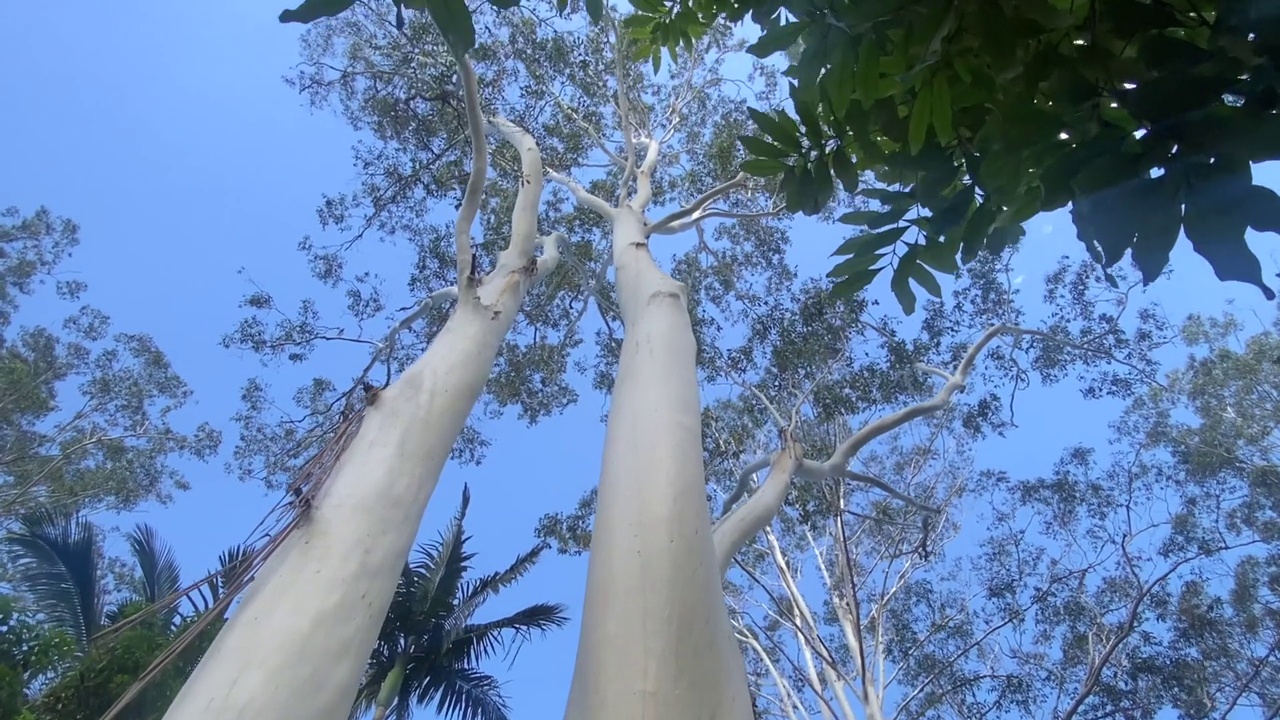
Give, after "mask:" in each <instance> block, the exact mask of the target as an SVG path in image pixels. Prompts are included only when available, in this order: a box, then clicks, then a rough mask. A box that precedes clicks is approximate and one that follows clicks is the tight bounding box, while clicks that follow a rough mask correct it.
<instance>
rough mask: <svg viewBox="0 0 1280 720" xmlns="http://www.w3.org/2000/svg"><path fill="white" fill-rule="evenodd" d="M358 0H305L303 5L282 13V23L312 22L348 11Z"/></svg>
mask: <svg viewBox="0 0 1280 720" xmlns="http://www.w3.org/2000/svg"><path fill="white" fill-rule="evenodd" d="M355 4H356V0H305V2H303V3H302V4H301V5H299V6H298V7H296V8H294V9H292V10H285V11H283V12H281V13H280V22H282V23H303V24H307V23H312V22H315V21H316V20H319V19H320V18H327V17H334V16H335V15H340V14H342V13H344V12H346V11H347V9H348V8H350V7H351V6H352V5H355Z"/></svg>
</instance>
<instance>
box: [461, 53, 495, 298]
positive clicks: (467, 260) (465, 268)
mask: <svg viewBox="0 0 1280 720" xmlns="http://www.w3.org/2000/svg"><path fill="white" fill-rule="evenodd" d="M457 60H458V76H459V77H460V78H461V79H462V91H463V97H464V103H465V105H466V110H467V132H468V134H469V135H470V136H471V175H470V176H469V177H468V178H467V189H466V192H465V194H463V196H462V205H461V206H460V207H459V208H458V219H457V221H456V223H455V224H454V229H453V242H454V254H455V255H456V256H457V263H458V287H459V288H463V287H468V282H467V278H468V277H469V276H470V275H471V226H472V225H473V224H475V220H476V214H477V213H479V212H480V200H481V198H482V197H483V195H484V181H485V176H486V174H487V173H488V170H489V146H488V144H487V142H486V140H485V136H484V116H483V114H482V113H481V112H480V87H479V84H478V81H477V80H476V72H475V69H473V68H472V67H471V61H470V60H468V59H467V56H466V55H460V56H458V58H457ZM470 289H471V290H472V292H474V286H472V287H471V288H470Z"/></svg>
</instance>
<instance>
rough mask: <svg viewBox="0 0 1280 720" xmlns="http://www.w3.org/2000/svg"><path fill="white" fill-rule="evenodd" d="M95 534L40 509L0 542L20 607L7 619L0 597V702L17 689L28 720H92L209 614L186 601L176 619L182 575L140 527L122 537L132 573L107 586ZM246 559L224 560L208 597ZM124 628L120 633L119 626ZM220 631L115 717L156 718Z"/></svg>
mask: <svg viewBox="0 0 1280 720" xmlns="http://www.w3.org/2000/svg"><path fill="white" fill-rule="evenodd" d="M102 535H103V533H102V531H101V529H100V528H98V527H97V526H96V525H94V524H93V523H91V522H90V521H88V520H87V519H86V518H84V517H83V516H80V515H75V514H70V513H67V512H65V511H57V510H43V511H40V512H37V513H33V514H30V515H28V516H25V517H23V518H21V519H20V521H19V523H18V527H17V528H16V529H15V530H13V531H11V532H9V533H8V534H6V535H5V536H4V537H3V539H2V541H0V545H2V546H3V547H4V549H5V550H6V551H8V552H9V553H10V554H11V555H12V556H13V557H14V560H15V563H14V567H13V571H14V572H13V585H14V587H15V589H16V590H17V592H18V593H20V595H19V597H21V598H23V599H24V601H25V602H26V603H27V605H26V606H25V607H24V609H23V610H22V612H20V613H14V612H12V607H13V605H12V601H11V600H7V599H6V598H4V597H0V627H5V628H8V629H6V630H5V632H4V634H3V639H0V682H3V683H4V684H3V686H0V693H3V694H0V702H3V703H7V702H10V700H11V698H13V697H15V696H14V695H13V692H14V688H16V689H17V691H18V692H19V695H18V696H17V697H19V699H21V700H22V703H23V707H25V710H24V712H27V713H29V717H30V718H31V719H32V720H97V719H98V718H100V717H101V716H102V715H103V714H104V713H105V712H106V711H107V710H108V709H109V708H110V707H111V706H112V704H113V703H115V701H116V700H117V699H118V698H119V697H120V696H121V695H123V694H124V693H125V691H126V690H128V689H129V688H130V687H131V686H132V685H133V683H134V682H135V681H136V680H137V679H138V678H139V677H140V676H141V675H142V674H143V672H144V671H146V670H147V669H148V667H149V666H150V665H151V663H152V662H153V661H154V660H155V659H156V658H157V657H158V656H159V655H160V654H161V653H162V652H164V651H165V650H166V649H167V648H168V647H169V645H170V644H171V643H172V642H173V641H174V640H175V639H176V638H178V637H179V636H180V635H181V634H182V633H183V632H184V631H185V630H186V628H187V627H189V626H190V625H191V624H192V623H194V622H195V621H196V620H197V619H199V618H200V616H201V615H202V614H203V613H204V612H207V610H208V604H207V603H206V605H205V607H204V608H203V609H202V608H200V607H198V606H196V604H195V603H194V602H193V606H195V607H196V612H195V613H194V614H192V615H191V616H189V617H181V616H180V615H179V613H178V610H177V608H176V606H175V600H176V595H177V593H178V592H179V591H180V590H181V588H182V581H181V572H180V569H179V567H178V565H177V562H176V559H175V556H174V553H173V550H172V549H171V548H170V547H169V545H168V544H167V543H165V542H164V541H163V540H162V539H161V538H160V537H159V535H158V534H157V533H156V532H155V530H154V529H153V528H152V527H150V526H149V525H146V524H139V525H137V526H136V527H135V528H134V529H133V530H131V531H129V532H128V533H127V534H126V536H125V540H126V543H127V545H128V547H129V549H130V554H131V556H132V557H131V559H132V561H133V565H134V570H135V572H133V573H132V574H130V575H128V576H126V577H125V580H124V582H123V583H120V584H117V585H114V586H113V585H111V584H110V583H109V582H108V580H107V576H108V574H109V573H108V572H107V566H108V563H109V559H108V558H107V557H106V556H105V554H104V552H103V545H102ZM243 556H244V553H243V550H242V549H240V548H232V549H231V550H229V551H227V552H226V553H223V556H222V557H221V558H220V560H221V570H222V572H220V573H219V574H218V575H216V576H215V577H214V579H212V580H211V581H210V590H211V591H212V592H213V594H214V596H215V598H216V597H217V596H218V595H219V594H220V593H222V592H224V590H225V587H226V584H227V582H226V581H227V580H229V579H231V577H232V576H233V575H234V573H235V572H237V571H238V570H239V569H240V568H242V567H243V565H242V560H243ZM6 612H9V614H7V615H6V614H5V613H6ZM140 613H145V615H144V616H141V617H135V616H138V615H139V614H140ZM37 617H38V619H39V622H38V623H36V622H35V621H34V618H37ZM126 620H129V621H130V624H129V625H128V626H127V627H126V626H122V625H119V624H120V623H123V622H124V621H126ZM222 623H223V620H222V619H221V618H219V619H216V620H214V621H213V622H211V623H210V624H209V625H208V626H207V627H206V628H205V629H203V630H202V631H201V634H200V635H199V636H198V637H196V638H195V640H194V642H193V643H192V644H191V645H190V646H188V647H187V648H185V649H184V650H183V651H182V652H181V653H180V654H179V655H178V656H177V658H176V659H175V661H173V662H171V663H170V664H169V665H168V666H166V667H165V668H164V669H163V670H161V671H160V672H159V674H158V675H157V676H155V677H154V678H153V679H152V680H150V681H149V682H148V684H147V685H146V686H145V687H144V688H143V690H142V692H141V693H140V694H139V695H138V696H137V697H136V698H134V699H133V700H132V701H130V702H129V704H128V705H127V706H126V707H125V708H124V710H123V712H122V713H121V714H120V715H119V716H118V717H120V718H122V719H123V720H159V718H160V717H162V716H163V714H164V711H165V709H167V707H168V704H169V702H170V701H171V700H172V699H173V697H174V695H176V694H177V692H178V690H179V689H180V688H181V686H182V683H183V682H184V681H185V679H186V678H187V676H188V675H190V673H191V671H192V670H193V669H194V668H195V663H196V662H197V661H198V659H199V658H200V656H201V655H202V654H203V653H204V651H205V650H207V649H208V647H209V645H210V643H212V642H213V638H214V636H216V634H217V632H218V629H219V628H220V627H221V626H222ZM18 680H20V681H21V684H16V685H15V682H16V681H18ZM0 707H4V706H3V705H0ZM3 717H11V716H10V715H4V716H3Z"/></svg>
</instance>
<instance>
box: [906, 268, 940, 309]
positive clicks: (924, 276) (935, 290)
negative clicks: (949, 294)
mask: <svg viewBox="0 0 1280 720" xmlns="http://www.w3.org/2000/svg"><path fill="white" fill-rule="evenodd" d="M907 271H908V273H909V274H910V275H911V279H912V280H915V281H916V284H917V285H919V286H920V287H922V288H924V291H925V292H927V293H929V294H930V295H932V296H934V297H935V298H937V299H939V300H941V299H942V285H940V284H939V283H938V278H936V277H934V276H933V273H931V272H929V269H928V268H926V267H925V266H924V265H921V264H920V263H917V262H913V263H911V264H910V266H909V267H908V269H907Z"/></svg>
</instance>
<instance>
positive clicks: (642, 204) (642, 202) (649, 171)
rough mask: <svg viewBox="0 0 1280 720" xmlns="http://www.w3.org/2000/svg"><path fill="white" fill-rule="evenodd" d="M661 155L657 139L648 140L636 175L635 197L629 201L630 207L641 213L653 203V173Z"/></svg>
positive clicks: (660, 147)
mask: <svg viewBox="0 0 1280 720" xmlns="http://www.w3.org/2000/svg"><path fill="white" fill-rule="evenodd" d="M661 154H662V143H661V142H659V141H658V139H657V138H649V140H648V142H647V143H646V145H645V151H644V161H643V162H642V163H640V170H639V172H637V173H636V196H635V198H633V199H632V200H631V207H632V208H634V209H636V210H639V211H641V212H643V211H644V210H645V209H646V208H648V207H649V203H650V202H652V201H653V173H654V170H655V169H656V168H657V167H658V157H659V156H660V155H661Z"/></svg>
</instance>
